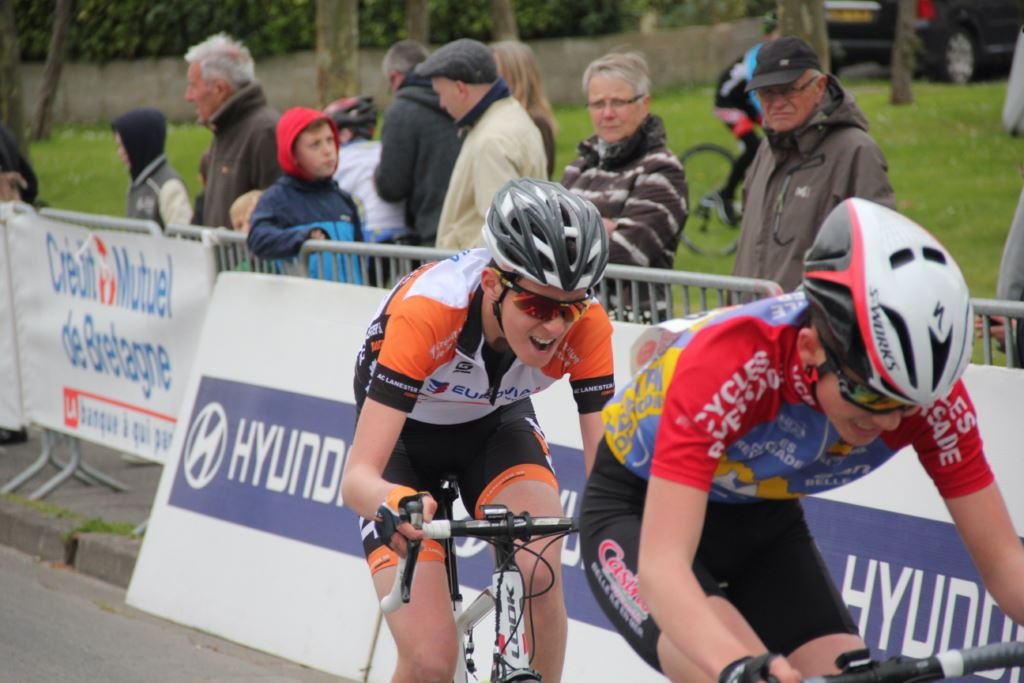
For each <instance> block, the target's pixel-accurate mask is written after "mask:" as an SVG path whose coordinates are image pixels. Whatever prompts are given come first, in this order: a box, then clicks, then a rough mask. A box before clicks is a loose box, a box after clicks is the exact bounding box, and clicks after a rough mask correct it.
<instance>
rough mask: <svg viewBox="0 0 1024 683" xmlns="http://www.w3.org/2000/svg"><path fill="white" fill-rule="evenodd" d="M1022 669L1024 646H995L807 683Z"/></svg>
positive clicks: (889, 682) (896, 680)
mask: <svg viewBox="0 0 1024 683" xmlns="http://www.w3.org/2000/svg"><path fill="white" fill-rule="evenodd" d="M1018 666H1024V642H1009V643H993V644H991V645H982V646H979V647H971V648H964V649H962V650H947V651H945V652H940V653H938V654H935V655H932V656H931V657H920V658H916V657H893V658H892V659H887V660H884V661H881V662H869V663H866V664H863V665H861V664H857V665H854V666H852V667H849V668H848V669H847V670H846V671H844V672H843V673H840V674H832V675H829V676H815V677H813V678H805V679H804V683H908V682H909V681H914V683H917V681H937V680H942V679H945V678H955V677H959V676H965V675H967V674H971V673H977V672H979V671H991V670H993V669H1005V668H1010V667H1018Z"/></svg>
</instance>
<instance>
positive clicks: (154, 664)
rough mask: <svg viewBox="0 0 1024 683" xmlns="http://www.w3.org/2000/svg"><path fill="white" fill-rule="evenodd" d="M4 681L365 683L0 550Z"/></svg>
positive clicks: (0, 667) (1, 674)
mask: <svg viewBox="0 0 1024 683" xmlns="http://www.w3.org/2000/svg"><path fill="white" fill-rule="evenodd" d="M0 596H3V598H2V602H0V604H2V608H0V681H17V682H18V683H35V682H37V681H38V682H40V683H41V682H43V681H45V682H46V683H66V682H72V681H74V682H79V681H82V682H85V681H88V682H90V683H93V682H95V681H107V682H110V683H119V682H121V681H124V682H125V683H128V682H131V683H148V682H151V683H171V682H175V683H177V682H179V681H182V682H185V681H187V682H191V681H297V682H305V681H311V682H320V681H333V682H334V683H355V682H354V681H347V680H345V679H341V678H337V677H333V676H329V675H327V674H325V673H321V672H318V671H314V670H311V669H308V668H305V667H302V666H300V665H298V664H294V663H291V662H288V661H285V660H281V659H278V658H276V657H272V656H270V655H267V654H265V653H262V652H258V651H255V650H251V649H248V648H245V647H242V646H239V645H236V644H234V643H230V642H228V641H225V640H221V639H219V638H216V637H213V636H210V635H208V634H205V633H201V632H199V631H196V630H193V629H189V628H186V627H184V626H179V625H177V624H173V623H171V622H168V621H164V620H162V619H159V618H157V617H153V616H151V615H148V614H146V613H144V612H140V611H138V610H135V609H132V608H131V607H128V606H127V605H125V601H124V597H125V596H124V591H123V590H121V589H120V588H117V587H114V586H111V585H110V584H107V583H104V582H102V581H99V580H97V579H93V578H91V577H89V576H85V575H83V574H80V573H78V572H76V571H74V570H71V569H67V568H62V567H60V566H55V565H51V564H47V563H43V562H39V561H37V560H35V559H33V558H31V557H30V556H28V555H26V554H24V553H21V552H19V551H17V550H12V549H11V548H7V547H3V546H0Z"/></svg>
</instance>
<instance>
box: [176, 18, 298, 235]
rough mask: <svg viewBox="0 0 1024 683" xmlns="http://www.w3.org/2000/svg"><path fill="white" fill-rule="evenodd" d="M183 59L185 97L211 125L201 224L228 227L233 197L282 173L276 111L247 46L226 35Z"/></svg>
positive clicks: (193, 49) (209, 40)
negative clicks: (186, 69)
mask: <svg viewBox="0 0 1024 683" xmlns="http://www.w3.org/2000/svg"><path fill="white" fill-rule="evenodd" d="M185 61H186V62H188V88H187V89H186V90H185V99H186V100H188V101H189V102H192V103H193V104H194V105H195V107H196V114H197V117H198V119H199V123H201V124H203V125H205V126H208V127H209V128H210V129H211V130H212V131H213V142H212V143H211V145H210V175H209V177H208V178H207V181H206V189H205V191H204V194H203V216H202V224H203V225H209V226H214V227H216V226H224V227H227V226H230V225H231V216H230V213H229V210H230V208H231V202H233V201H234V200H235V198H237V197H239V196H241V195H243V194H245V193H246V192H248V191H249V190H262V189H265V188H266V187H268V186H269V185H270V184H271V183H272V182H274V180H275V179H277V177H278V176H279V175H280V174H281V169H280V167H278V165H277V143H276V142H275V139H274V127H275V126H276V125H277V120H278V118H279V117H278V113H277V112H276V111H275V110H274V109H272V108H271V107H270V106H268V105H267V98H266V97H265V96H264V94H263V88H261V87H260V85H259V83H257V82H256V75H255V67H254V66H253V61H252V56H251V55H250V54H249V50H248V48H246V47H245V46H244V45H242V44H241V43H240V42H238V41H236V40H233V39H232V38H230V37H229V36H228V35H226V34H224V33H218V34H216V35H214V36H210V37H209V38H207V39H206V40H204V41H203V42H201V43H199V44H198V45H193V46H192V47H190V48H189V50H188V52H186V53H185Z"/></svg>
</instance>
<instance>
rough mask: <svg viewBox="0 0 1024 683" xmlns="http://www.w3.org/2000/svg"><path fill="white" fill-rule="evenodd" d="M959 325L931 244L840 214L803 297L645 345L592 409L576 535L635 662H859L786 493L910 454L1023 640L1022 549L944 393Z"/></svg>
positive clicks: (948, 266)
mask: <svg viewBox="0 0 1024 683" xmlns="http://www.w3.org/2000/svg"><path fill="white" fill-rule="evenodd" d="M972 315H973V314H972V309H971V303H970V296H969V293H968V290H967V286H966V284H965V283H964V279H963V276H962V275H961V273H960V270H959V269H958V267H957V265H956V264H955V263H954V261H953V258H952V257H951V256H950V254H949V252H947V251H946V250H945V249H944V248H943V247H942V245H941V244H939V242H938V241H936V240H935V238H934V237H932V236H931V235H930V234H928V233H927V232H926V231H925V230H924V229H922V228H921V227H920V226H918V225H916V224H915V223H913V222H912V221H910V220H909V219H907V218H905V217H903V216H901V215H900V214H898V213H896V212H894V211H892V210H890V209H887V208H885V207H883V206H880V205H878V204H874V203H872V202H869V201H867V200H863V199H849V200H846V201H844V202H842V203H841V204H839V205H838V206H837V207H836V208H835V209H834V210H833V211H832V212H831V213H830V214H829V215H828V217H827V218H826V220H825V222H824V224H823V225H822V228H821V231H820V232H819V234H818V236H817V238H816V240H815V241H814V244H813V246H812V247H811V249H810V250H809V251H808V252H807V255H806V257H805V260H804V274H803V288H802V290H798V291H797V292H794V293H791V294H785V295H783V296H780V297H776V298H773V299H766V300H763V301H758V302H754V303H751V304H748V305H745V306H737V307H732V308H726V309H720V310H717V311H714V312H712V313H710V314H708V315H706V316H703V317H701V318H698V319H693V320H684V321H671V324H670V325H667V327H671V328H673V330H672V333H671V334H669V333H668V331H667V330H666V332H665V335H666V336H664V337H661V338H658V337H657V335H653V338H652V339H651V340H650V341H651V343H652V346H653V347H654V348H655V349H656V350H655V351H654V352H653V357H652V358H650V360H649V361H647V362H646V364H643V365H642V367H641V368H640V369H639V371H638V372H637V373H636V374H635V376H634V378H633V380H632V381H631V383H630V384H629V385H627V386H625V387H623V388H622V389H621V390H620V391H619V392H618V393H617V394H616V396H615V397H614V398H613V399H612V401H610V402H609V403H608V405H607V406H606V407H605V408H604V411H603V418H604V423H605V440H604V442H603V443H602V444H601V446H600V447H599V448H598V452H597V458H596V461H595V463H594V467H593V470H592V472H591V475H590V478H589V480H588V482H587V488H586V492H585V494H584V501H583V508H582V513H581V518H580V526H581V532H580V543H581V549H582V553H583V559H584V568H585V573H586V574H587V579H588V580H589V581H590V583H591V588H592V589H593V592H594V595H595V596H596V598H597V600H598V602H599V603H600V604H601V606H602V608H603V609H604V612H605V614H606V615H607V616H608V618H609V619H610V620H611V621H612V623H614V624H615V626H616V628H617V629H618V630H619V631H620V633H621V634H622V635H623V636H624V637H625V638H626V639H627V640H628V641H629V643H630V645H631V646H632V647H633V648H634V649H635V650H636V651H637V652H638V653H639V654H640V655H641V656H642V657H643V658H644V659H645V660H646V661H647V662H648V663H649V664H650V665H651V666H653V667H655V668H657V669H659V670H660V671H662V672H664V673H665V674H666V676H668V678H669V679H670V680H672V681H686V682H687V683H691V682H699V681H716V680H717V681H721V682H722V683H737V682H744V683H756V682H757V681H762V680H767V678H768V676H769V675H771V676H773V677H774V678H775V679H777V680H778V681H779V682H780V683H793V682H794V681H798V680H799V677H800V675H803V676H811V675H820V674H825V673H829V672H835V671H836V670H837V669H836V668H835V659H836V657H837V656H838V655H839V654H841V653H843V652H847V651H850V650H856V649H860V648H863V647H864V641H863V640H862V638H861V636H860V634H859V633H858V630H857V627H856V625H855V623H854V622H853V620H852V619H851V617H850V614H849V613H848V611H847V608H846V606H845V604H844V602H843V600H842V598H841V597H840V595H839V593H838V591H837V590H836V587H835V586H834V585H833V582H832V579H831V578H830V576H829V574H828V571H827V569H826V567H825V564H824V562H823V560H822V558H821V556H820V554H819V553H818V550H817V548H816V546H815V542H814V539H813V538H812V536H811V533H810V531H809V529H808V526H807V524H806V522H805V520H804V516H803V511H802V508H801V505H800V502H799V498H800V497H802V496H804V495H806V494H811V493H816V492H820V491H824V490H827V489H830V488H834V487H837V486H842V485H844V484H846V483H849V482H851V481H853V480H854V479H857V478H859V477H861V476H863V475H865V474H867V473H868V472H871V471H873V470H875V469H877V468H878V467H879V466H880V465H881V464H882V463H884V462H885V461H886V460H888V459H889V458H890V457H892V456H893V455H895V454H896V452H897V451H899V450H900V449H901V448H903V447H904V446H912V447H913V448H914V450H915V451H916V452H917V455H918V458H919V459H920V461H921V463H922V465H923V466H924V468H925V470H926V471H927V473H928V475H929V476H930V477H931V479H932V480H933V481H934V483H935V485H936V487H937V489H938V491H939V493H940V494H941V496H942V497H943V499H944V501H945V504H946V506H947V507H948V509H949V511H950V513H951V516H952V518H953V521H954V522H955V524H956V527H957V529H958V531H959V533H960V535H961V536H962V538H963V539H964V542H965V545H966V547H967V550H968V551H969V552H970V554H971V556H972V558H973V559H974V561H975V563H976V564H977V566H978V569H979V571H980V574H981V576H982V577H983V579H984V582H985V586H986V588H988V590H989V592H990V593H991V594H992V596H993V597H994V598H995V599H996V601H997V603H998V605H999V607H1000V608H1001V609H1002V610H1003V611H1004V612H1005V613H1006V614H1007V615H1008V616H1009V617H1010V618H1012V619H1013V620H1014V621H1016V622H1017V623H1024V581H1022V580H1021V579H1022V577H1024V550H1022V546H1021V543H1020V540H1019V539H1018V537H1017V534H1016V532H1015V531H1014V529H1013V525H1012V523H1011V521H1010V517H1009V514H1008V512H1007V510H1006V505H1005V503H1004V501H1003V498H1002V495H1001V494H1000V492H999V488H998V487H997V485H996V483H995V481H994V479H993V476H992V472H991V470H990V468H989V465H988V463H987V461H986V459H985V455H984V453H983V450H982V443H981V437H980V435H979V432H978V428H977V416H976V415H975V413H974V408H973V406H972V404H971V400H970V397H969V396H968V393H967V391H966V389H965V387H964V384H963V382H962V381H961V379H960V377H961V375H962V374H963V372H964V369H965V368H966V367H967V364H968V362H969V360H970V357H971V345H972V342H973V338H972V330H973V321H972ZM638 348H639V347H638ZM643 348H648V347H643ZM648 355H650V354H648ZM642 362H643V361H642V360H641V363H642ZM883 476H884V475H883ZM610 558H611V559H610ZM612 560H614V561H612ZM623 577H626V578H628V579H629V580H628V581H623ZM609 586H613V587H615V590H610V589H609Z"/></svg>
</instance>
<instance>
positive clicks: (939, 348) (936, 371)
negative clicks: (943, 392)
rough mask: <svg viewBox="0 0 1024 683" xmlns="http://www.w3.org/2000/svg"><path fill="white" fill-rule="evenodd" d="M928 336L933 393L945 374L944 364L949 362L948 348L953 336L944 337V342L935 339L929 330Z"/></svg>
mask: <svg viewBox="0 0 1024 683" xmlns="http://www.w3.org/2000/svg"><path fill="white" fill-rule="evenodd" d="M928 336H929V337H930V341H931V344H932V391H935V390H936V389H937V388H938V387H939V384H941V382H942V377H943V375H944V374H945V372H946V364H947V363H948V362H949V352H950V347H951V345H952V343H953V335H949V336H948V337H946V339H945V341H940V340H939V339H937V338H936V337H935V334H934V333H933V332H932V331H931V330H929V331H928Z"/></svg>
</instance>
